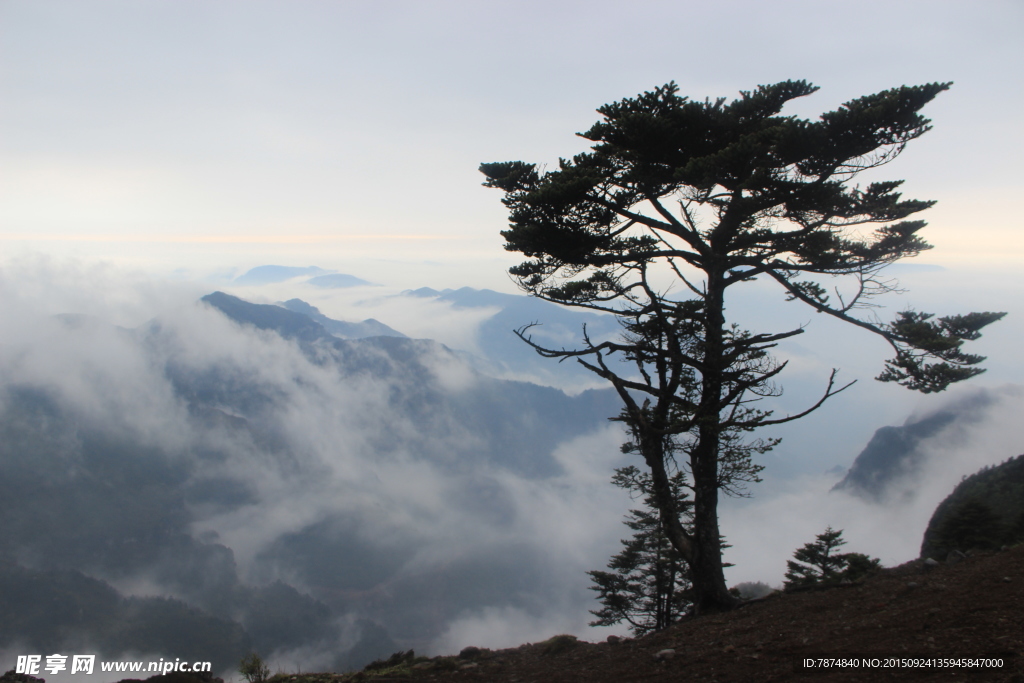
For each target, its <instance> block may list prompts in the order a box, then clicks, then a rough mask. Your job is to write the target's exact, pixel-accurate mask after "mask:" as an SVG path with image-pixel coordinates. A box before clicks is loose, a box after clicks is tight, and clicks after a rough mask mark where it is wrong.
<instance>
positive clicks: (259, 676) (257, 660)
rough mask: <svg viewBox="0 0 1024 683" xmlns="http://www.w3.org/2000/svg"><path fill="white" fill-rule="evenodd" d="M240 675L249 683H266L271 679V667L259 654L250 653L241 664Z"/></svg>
mask: <svg viewBox="0 0 1024 683" xmlns="http://www.w3.org/2000/svg"><path fill="white" fill-rule="evenodd" d="M238 673H240V674H242V677H243V678H245V680H246V681H247V682H248V683H266V680H267V679H268V678H269V677H270V667H269V666H267V665H266V664H265V663H264V661H263V659H262V658H261V657H260V656H259V655H258V654H256V653H255V652H250V653H249V654H247V655H246V656H245V657H243V658H242V661H241V662H239V664H238Z"/></svg>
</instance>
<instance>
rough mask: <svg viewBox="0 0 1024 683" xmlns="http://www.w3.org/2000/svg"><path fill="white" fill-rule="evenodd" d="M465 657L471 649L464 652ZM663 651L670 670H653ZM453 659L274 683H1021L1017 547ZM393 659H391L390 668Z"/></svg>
mask: <svg viewBox="0 0 1024 683" xmlns="http://www.w3.org/2000/svg"><path fill="white" fill-rule="evenodd" d="M466 645H467V646H469V645H472V643H467V644H466ZM665 649H673V650H674V651H675V652H674V655H673V656H672V657H671V659H667V658H663V659H661V660H659V659H657V657H656V655H657V653H658V652H659V651H662V650H665ZM474 650H476V648H469V649H468V651H467V652H466V653H465V655H464V656H462V657H448V658H434V659H432V660H424V659H423V658H417V659H412V658H411V657H410V658H407V659H406V661H403V662H398V661H395V666H391V667H386V668H380V669H377V670H373V671H364V672H359V673H357V674H348V675H344V676H339V675H331V674H321V675H304V676H290V675H284V676H280V677H279V679H280V683H316V681H315V679H320V683H325V681H324V679H328V680H333V681H336V682H337V681H349V680H367V681H370V680H376V681H386V680H409V679H413V680H423V681H445V682H451V683H455V682H462V681H466V682H467V683H468V682H470V681H488V682H493V683H548V682H551V683H560V682H563V681H564V682H566V683H569V682H576V681H578V682H580V683H583V682H586V683H612V682H616V683H618V682H627V681H690V680H693V681H789V680H827V681H888V680H893V681H910V680H913V681H933V680H935V681H945V680H978V681H1021V682H1022V683H1024V546H1017V547H1015V548H1011V549H1010V550H1006V551H1003V552H999V553H989V554H979V555H976V556H973V557H968V558H967V559H965V560H962V561H960V562H958V563H956V564H953V565H941V566H938V567H935V568H933V569H927V568H926V567H925V566H924V565H923V563H922V562H920V561H915V562H911V563H908V564H905V565H902V566H899V567H895V568H891V569H886V570H884V571H883V572H882V573H881V574H879V575H877V576H874V577H872V578H870V579H868V580H866V581H864V582H863V583H861V584H858V585H853V586H842V587H837V588H831V589H827V590H817V591H807V592H801V593H792V594H785V595H775V596H771V597H769V598H766V599H764V600H762V601H759V602H755V603H751V604H748V605H747V606H745V607H743V608H741V609H738V610H736V611H734V612H730V613H728V614H721V615H712V616H707V617H702V618H697V619H691V620H688V621H685V622H683V623H680V624H678V625H677V626H674V627H673V628H671V629H669V630H667V631H664V632H662V633H657V634H652V635H651V636H648V637H645V638H642V639H639V640H624V641H622V642H619V643H614V644H611V643H599V644H592V643H584V642H576V641H574V640H573V639H571V637H564V638H555V639H552V640H550V641H545V642H543V643H537V644H527V645H523V646H520V647H518V648H513V649H509V650H499V651H494V652H490V651H486V650H482V651H478V652H474ZM855 656H856V657H877V658H880V659H882V660H883V662H884V658H886V657H890V658H900V659H906V658H913V657H920V658H959V657H970V658H979V657H986V656H989V657H991V656H996V657H1000V656H1001V657H1002V658H1003V661H1004V666H1003V667H1002V668H1000V669H979V668H974V669H968V668H935V667H931V668H916V669H911V668H900V669H892V668H881V667H879V668H867V667H865V666H863V665H862V666H860V667H857V668H846V669H839V668H829V669H828V670H823V669H820V668H818V669H815V670H807V669H801V668H798V666H797V662H798V661H800V660H802V659H803V658H816V657H846V658H849V657H855ZM396 660H397V658H396Z"/></svg>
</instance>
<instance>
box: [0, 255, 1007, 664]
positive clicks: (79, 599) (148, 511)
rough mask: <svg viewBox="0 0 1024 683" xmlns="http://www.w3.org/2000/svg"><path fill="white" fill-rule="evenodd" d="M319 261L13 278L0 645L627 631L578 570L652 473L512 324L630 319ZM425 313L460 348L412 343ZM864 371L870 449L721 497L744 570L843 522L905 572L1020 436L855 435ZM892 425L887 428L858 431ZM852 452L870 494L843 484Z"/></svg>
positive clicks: (915, 418)
mask: <svg viewBox="0 0 1024 683" xmlns="http://www.w3.org/2000/svg"><path fill="white" fill-rule="evenodd" d="M309 277H311V275H310V274H309V273H306V274H302V275H298V276H293V277H287V278H284V279H282V280H281V281H279V282H263V283H259V284H257V285H252V284H246V281H245V280H244V279H241V278H239V280H240V282H241V284H239V285H237V286H235V287H231V286H230V283H229V286H227V287H222V289H224V290H228V291H220V290H218V291H208V290H206V289H205V287H206V285H204V284H203V283H190V284H183V283H180V282H179V283H173V282H167V281H160V280H153V279H149V278H146V277H143V276H140V275H131V274H129V273H124V272H121V271H118V270H116V269H111V268H109V267H102V266H91V267H84V266H81V265H76V264H73V263H64V264H59V265H58V264H54V263H52V262H48V261H41V260H37V261H31V262H20V263H16V264H11V265H9V266H8V267H6V268H5V269H4V270H3V271H2V274H0V278H2V279H0V283H2V285H0V286H2V297H0V300H2V307H3V311H2V316H0V319H2V320H3V327H2V338H0V354H2V355H0V380H2V393H0V431H2V438H0V470H2V474H0V487H2V492H0V501H2V503H0V506H2V507H0V515H2V520H3V526H4V529H5V533H4V534H3V536H2V540H0V544H2V545H0V556H2V558H3V559H2V562H3V564H2V571H0V581H2V582H3V584H4V586H3V588H4V590H3V591H0V594H2V595H4V596H5V597H4V598H2V599H3V600H4V601H5V606H6V608H7V609H9V610H17V612H18V613H19V614H20V615H23V617H24V618H23V619H21V620H20V621H18V622H17V624H14V623H13V622H9V623H8V624H7V625H6V626H5V627H3V629H0V638H2V640H0V648H2V649H3V651H4V652H8V653H15V651H17V652H21V651H22V650H25V651H28V650H33V651H34V650H35V649H40V648H42V649H46V650H48V651H49V650H55V651H56V650H61V649H62V648H63V649H67V650H76V651H86V650H88V651H90V652H93V651H95V652H97V653H101V654H102V655H103V656H105V657H107V658H115V657H127V656H129V654H131V653H136V654H137V655H140V656H141V654H142V653H153V654H154V658H156V657H158V656H163V655H161V654H159V653H166V652H173V653H174V655H175V656H181V657H192V656H193V655H194V657H195V658H197V659H210V658H212V659H214V660H216V661H221V662H228V663H230V662H233V661H236V660H237V657H239V656H241V654H244V652H245V651H247V650H248V649H250V648H254V649H256V650H257V651H259V652H261V653H263V654H264V656H266V657H267V659H268V661H270V662H272V663H273V665H274V666H277V667H279V668H281V669H282V670H290V669H294V668H296V667H301V668H302V669H304V670H311V669H313V668H334V669H335V670H341V669H345V668H349V667H352V666H358V665H361V664H363V663H365V662H366V661H369V660H370V659H373V658H376V657H380V656H383V655H387V654H390V653H391V652H394V651H396V650H398V649H408V648H416V650H417V651H422V652H433V653H444V652H453V651H458V650H459V649H461V648H462V647H464V646H466V645H468V644H475V645H480V646H491V647H495V646H510V645H515V644H518V643H520V642H525V641H530V640H533V641H535V640H538V639H540V638H542V637H547V636H550V635H553V634H555V633H561V632H569V633H575V634H577V635H579V636H580V637H583V638H588V639H595V638H600V637H603V635H602V634H606V633H608V632H612V631H615V629H612V630H611V631H609V630H608V629H593V628H590V627H588V626H587V622H588V621H589V620H591V619H592V617H591V615H590V614H589V612H588V610H590V609H595V608H596V601H595V599H594V595H593V593H592V592H591V591H589V590H588V585H589V581H588V580H587V577H586V575H585V572H586V571H587V570H590V569H598V568H602V567H603V566H604V565H605V563H606V562H607V560H608V558H609V557H610V555H611V554H613V553H614V552H615V551H616V548H617V543H618V539H619V538H621V537H623V536H624V532H625V527H623V526H622V525H621V520H622V516H623V514H624V513H625V512H626V510H627V509H629V507H630V506H631V505H632V506H635V504H636V503H635V502H634V501H630V500H629V497H628V495H627V494H626V493H625V492H624V491H622V490H620V489H617V488H615V487H614V486H612V485H611V484H610V483H609V478H610V475H611V473H612V471H613V469H614V468H615V467H621V466H623V465H626V464H634V463H633V461H631V460H630V456H626V455H623V454H622V453H620V452H619V445H620V443H621V442H622V441H623V440H624V435H623V433H622V431H621V428H620V427H619V426H618V424H617V423H615V422H609V421H608V419H607V418H609V417H613V416H615V415H616V414H617V413H618V411H619V410H620V404H619V401H618V398H617V396H616V395H615V394H614V392H613V391H612V390H611V389H609V388H607V387H601V385H600V383H599V382H594V378H592V377H588V375H589V373H587V372H586V371H585V370H582V369H581V368H578V367H573V366H572V365H571V364H568V363H565V364H561V365H560V366H559V364H557V363H554V362H553V361H548V360H546V359H543V358H540V357H538V356H536V354H534V353H533V352H532V351H530V350H529V349H528V348H527V351H529V353H525V354H524V353H520V352H519V349H520V348H521V347H525V346H526V345H525V344H523V342H522V341H520V340H519V339H517V338H516V337H515V336H514V335H513V334H512V332H511V329H512V328H513V327H515V326H521V325H524V324H529V323H531V322H541V323H543V325H542V326H541V327H539V328H536V329H538V330H544V333H545V334H547V335H548V339H549V340H558V339H561V338H563V337H564V338H565V340H566V341H565V343H566V344H569V343H571V341H572V334H573V330H574V329H580V327H581V325H582V324H583V323H587V324H588V330H591V332H592V334H595V335H596V334H604V335H611V334H614V333H615V325H614V322H613V321H610V320H609V319H608V318H607V317H605V316H599V315H597V314H588V313H580V312H571V311H566V310H564V309H561V308H559V307H557V306H554V305H552V304H546V303H543V302H539V301H536V300H533V299H528V298H526V297H523V296H519V295H512V294H502V293H498V292H491V291H489V290H477V289H472V288H468V287H467V288H460V289H452V290H441V291H439V290H431V289H429V288H420V289H416V290H398V289H394V288H389V287H387V286H386V285H385V284H383V283H380V284H373V283H366V284H363V283H353V284H351V286H346V287H334V288H328V289H324V288H322V287H318V286H317V285H316V283H313V284H310V283H309V282H308V278H309ZM312 277H322V274H321V275H315V274H314V275H312ZM230 292H235V294H232V293H230ZM236 295H238V296H236ZM323 311H331V312H332V316H333V315H336V314H335V313H334V311H339V312H348V313H357V315H347V316H345V317H346V318H347V319H346V320H343V321H339V320H337V319H336V318H334V317H332V316H328V315H327V314H325V313H324V312H323ZM317 320H319V321H320V322H317ZM369 321H373V322H372V323H370V322H369ZM430 321H433V324H434V325H436V327H435V329H437V330H439V332H440V333H439V334H438V335H437V336H440V337H443V338H444V339H445V343H441V342H439V341H436V340H432V339H429V338H423V336H424V335H423V331H424V330H426V329H428V327H429V324H430ZM342 323H347V325H343V324H342ZM329 327H331V328H333V329H334V330H335V334H331V333H330V332H328V328H329ZM545 328H547V329H545ZM381 333H383V334H385V335H386V336H379V335H380V334H381ZM410 333H411V334H410ZM346 337H347V338H346ZM787 353H791V354H793V355H794V356H797V355H799V353H800V351H799V349H793V350H789V351H787ZM854 361H856V359H854ZM865 362H866V361H865ZM548 365H554V366H555V367H553V368H547V367H545V366H548ZM517 377H518V379H517ZM863 379H867V378H863ZM802 381H803V380H802V378H801V375H800V373H794V386H795V387H796V389H795V390H796V391H797V392H799V391H802V389H801V383H802ZM807 382H808V387H807V388H806V391H807V392H808V393H813V391H815V390H816V389H817V388H819V385H820V382H821V376H820V375H818V376H816V377H813V378H812V377H808V379H807ZM874 384H875V383H872V382H866V381H864V382H861V383H859V384H858V385H855V386H854V387H853V388H851V389H850V390H849V391H848V392H847V393H844V394H842V395H840V396H838V397H836V398H834V399H833V402H834V403H840V404H843V402H844V401H846V403H845V404H843V405H842V407H841V410H840V411H839V414H840V415H845V416H846V417H845V419H846V420H848V421H849V422H851V423H853V427H852V428H853V429H854V430H855V431H856V430H857V429H859V430H860V431H859V432H857V433H859V434H860V435H861V439H860V441H838V442H837V441H835V440H834V439H831V438H830V436H829V434H830V432H833V431H841V430H835V429H833V424H834V423H832V422H831V420H835V419H843V418H835V417H833V416H826V418H827V419H817V418H807V419H806V420H804V421H802V422H801V427H802V428H803V429H804V430H805V433H806V434H808V436H806V437H805V439H806V440H810V441H814V442H815V443H817V444H818V446H817V447H818V448H819V449H825V448H827V449H829V453H830V457H821V458H819V459H818V461H817V463H816V464H815V463H814V460H813V458H812V455H811V454H803V455H800V454H799V453H797V454H795V455H794V454H792V453H790V451H788V450H787V447H786V446H787V444H786V442H783V445H781V446H780V447H778V448H777V449H776V451H775V452H772V453H769V454H766V455H765V456H762V459H763V464H765V466H766V468H767V469H766V470H765V473H764V475H765V479H766V481H765V482H764V483H763V484H760V485H755V486H754V487H753V488H752V493H753V497H752V498H751V499H734V500H727V501H726V502H725V504H724V508H723V530H724V533H725V534H726V540H727V542H728V543H730V544H731V546H732V547H731V548H729V549H728V550H727V551H726V560H728V561H730V562H733V563H734V564H735V565H736V566H735V567H733V568H731V569H730V570H729V573H728V578H729V581H730V583H732V584H735V583H738V582H741V581H764V582H768V583H770V584H772V585H778V584H779V583H780V582H781V574H782V572H783V570H784V567H785V560H786V559H787V558H788V557H789V556H790V555H791V553H792V551H793V549H794V548H795V547H797V546H799V545H801V544H802V543H804V542H806V541H808V540H810V539H811V538H813V536H814V535H815V534H817V533H820V532H821V531H822V530H823V529H824V528H825V526H826V525H827V524H831V525H832V526H834V527H836V528H844V529H845V530H846V537H847V539H848V540H849V542H850V547H851V548H852V549H855V550H858V551H861V552H868V553H871V554H874V555H877V556H880V557H881V558H882V559H883V561H884V562H885V563H887V564H889V563H895V562H902V561H906V560H908V559H911V558H913V557H916V554H917V551H918V547H919V545H920V539H921V534H922V532H923V529H924V526H925V525H926V524H927V521H928V518H929V517H930V514H931V511H932V510H933V509H934V506H935V504H936V503H937V502H938V501H939V500H941V499H942V498H943V497H944V496H945V495H947V494H948V493H949V491H950V490H951V488H952V486H953V485H954V484H955V483H956V482H957V481H959V479H960V478H961V477H962V476H963V475H965V474H969V473H971V472H973V471H975V470H977V469H978V468H979V467H981V466H982V465H985V464H989V463H997V462H1001V461H1002V460H1005V459H1006V458H1007V457H1010V456H1012V455H1016V454H1017V452H1018V451H1020V450H1022V449H1021V444H1022V443H1024V439H1022V438H1021V437H1024V434H1021V433H1020V432H1021V427H1020V425H1019V421H1017V420H1014V419H1013V416H1014V415H1017V414H1019V412H1020V409H1021V407H1022V402H1024V398H1022V393H1021V390H1020V388H1019V387H1017V386H1015V385H1004V386H999V385H998V384H996V385H990V386H991V388H984V387H980V386H978V387H971V388H967V389H963V390H959V391H957V392H954V393H953V394H951V395H950V396H948V397H945V396H944V397H942V398H940V399H938V400H936V401H927V402H921V401H920V400H918V403H917V405H918V406H919V409H918V410H917V412H916V413H915V414H911V412H912V409H911V408H910V407H909V406H911V405H913V404H911V403H905V404H897V405H900V406H901V407H903V406H907V407H903V411H904V412H903V414H901V415H897V416H893V417H891V418H889V419H887V420H884V422H883V423H879V422H878V420H877V418H875V416H874V415H873V414H872V413H871V411H865V415H866V416H867V418H866V419H868V420H874V421H873V422H871V423H870V424H867V425H865V424H864V422H865V416H864V415H858V414H857V407H856V406H857V405H859V402H860V400H861V399H859V398H853V399H852V400H851V397H853V396H855V394H854V393H853V392H855V391H860V390H861V389H864V393H866V394H867V395H868V396H871V391H872V386H873V385H874ZM787 386H789V385H787ZM936 411H940V412H939V413H936ZM942 411H945V412H942ZM934 415H939V417H938V418H934V417H931V418H930V417H929V416H934ZM929 419H930V420H931V422H929V423H928V424H932V423H934V424H932V427H933V428H931V429H930V431H929V430H928V429H925V430H923V431H922V430H921V429H917V431H914V430H913V429H911V431H910V432H907V434H909V436H907V435H905V434H904V431H905V430H906V429H907V428H906V427H904V426H902V425H903V423H904V422H905V421H906V422H907V424H908V425H910V427H913V425H914V424H917V423H919V422H921V421H922V420H924V421H926V422H927V421H928V420H929ZM886 424H889V425H892V426H893V427H895V428H897V429H896V430H895V432H893V433H894V434H896V436H890V437H886V438H883V437H885V434H889V432H884V433H880V434H881V436H876V441H878V440H879V439H880V441H878V443H876V441H872V444H874V445H873V446H870V445H869V444H868V443H867V440H868V439H869V438H870V436H871V434H872V432H874V430H875V429H876V428H878V427H883V426H885V425H886ZM900 430H904V431H900ZM890 431H892V430H890ZM911 432H913V433H911ZM890 442H892V443H895V444H896V446H893V445H892V444H891V443H890ZM887 444H888V445H887ZM865 446H869V447H868V448H867V449H865ZM872 448H874V451H879V449H881V450H882V451H885V452H884V453H881V455H879V454H878V453H875V456H874V460H872V455H871V454H872V453H873V452H874V451H872ZM886 449H888V450H886ZM901 449H902V450H901ZM861 450H864V451H865V453H864V455H862V457H861V459H860V460H858V463H859V464H858V467H855V468H854V470H853V472H852V473H851V475H850V476H851V477H853V476H854V474H855V473H857V472H860V476H861V482H862V484H863V486H862V489H863V490H856V491H854V490H839V491H834V492H831V493H830V492H829V490H830V489H831V488H832V487H833V486H835V485H836V484H837V483H838V482H839V481H840V480H841V479H843V477H844V474H845V473H846V467H849V466H850V465H851V464H853V461H854V458H855V457H856V456H857V454H858V453H859V452H860V451H861ZM791 456H792V457H791ZM633 457H635V456H633ZM879 459H880V461H882V462H888V463H892V462H896V463H897V464H896V465H891V464H890V466H889V467H888V469H886V468H884V467H883V468H879V467H878V466H877V463H875V461H876V460H879ZM836 462H840V463H844V464H845V466H841V467H837V468H836V467H835V465H834V463H836ZM808 463H810V467H808ZM872 463H875V464H872ZM826 470H831V471H828V472H826ZM864 487H866V489H865V488H864ZM865 491H866V492H865ZM893 519H898V520H899V523H898V524H893ZM616 632H624V631H616ZM187 634H203V635H202V637H201V638H200V637H198V636H195V637H192V638H191V639H190V637H189V636H188V635H187ZM26 648H27V650H26ZM240 653H241V654H240ZM15 654H16V653H15ZM229 668H230V667H229ZM58 678H59V677H58Z"/></svg>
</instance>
